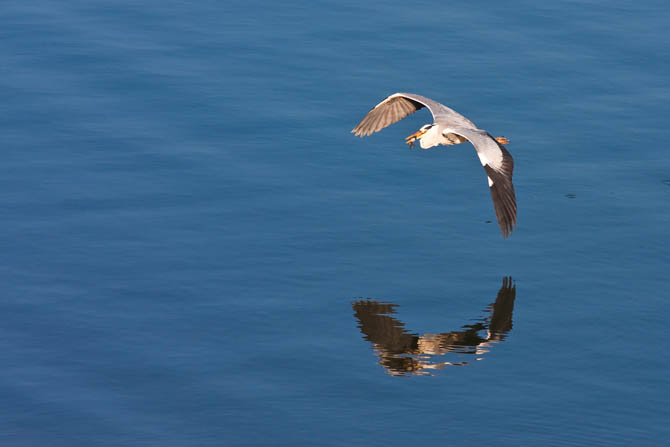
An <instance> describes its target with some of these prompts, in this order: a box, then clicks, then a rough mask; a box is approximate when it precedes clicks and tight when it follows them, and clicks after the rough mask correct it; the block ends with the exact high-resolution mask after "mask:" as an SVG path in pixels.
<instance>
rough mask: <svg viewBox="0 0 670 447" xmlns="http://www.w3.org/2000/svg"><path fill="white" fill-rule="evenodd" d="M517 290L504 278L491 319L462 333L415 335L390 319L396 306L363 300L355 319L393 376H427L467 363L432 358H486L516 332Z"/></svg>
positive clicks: (380, 361) (468, 327) (485, 319)
mask: <svg viewBox="0 0 670 447" xmlns="http://www.w3.org/2000/svg"><path fill="white" fill-rule="evenodd" d="M515 296H516V286H515V285H514V284H513V282H512V278H511V277H508V278H503V284H502V287H501V288H500V290H499V291H498V297H497V299H496V301H495V302H494V303H492V304H491V305H489V306H488V307H487V309H486V311H487V312H489V313H490V315H488V316H486V317H485V318H482V319H481V320H478V321H476V322H475V323H474V324H468V325H465V326H463V328H462V329H461V330H459V331H452V332H444V333H441V334H423V335H414V334H411V333H409V332H407V331H406V330H405V329H404V326H405V325H404V324H403V323H402V322H401V321H399V320H397V319H395V318H393V317H390V316H389V315H388V314H393V313H395V307H397V305H396V304H390V303H381V302H378V301H371V300H362V301H357V302H355V303H354V304H353V308H354V316H355V317H356V318H357V319H358V322H359V325H358V327H359V328H360V330H361V333H362V334H363V337H364V338H365V339H366V340H368V341H369V342H371V343H372V346H373V348H374V350H375V352H376V354H377V355H378V356H379V363H380V364H381V365H382V366H383V367H384V368H386V370H387V371H388V373H389V374H393V375H403V374H426V373H427V370H430V369H441V368H444V367H445V366H447V365H453V366H461V365H466V364H467V363H468V362H467V361H456V362H449V361H445V362H437V361H434V360H433V359H432V357H431V356H444V355H447V354H449V353H454V354H475V355H482V354H484V353H486V352H488V348H489V347H491V345H493V344H495V343H497V342H500V341H502V340H504V339H505V337H506V335H507V333H508V332H509V331H510V330H511V329H512V312H513V310H514V298H515Z"/></svg>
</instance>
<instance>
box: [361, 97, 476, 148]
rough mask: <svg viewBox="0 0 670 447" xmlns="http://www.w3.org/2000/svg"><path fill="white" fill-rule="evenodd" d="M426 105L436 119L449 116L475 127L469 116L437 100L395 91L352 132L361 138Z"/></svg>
mask: <svg viewBox="0 0 670 447" xmlns="http://www.w3.org/2000/svg"><path fill="white" fill-rule="evenodd" d="M424 107H427V108H428V110H430V113H432V115H433V120H435V121H437V120H438V119H439V118H442V117H445V116H448V117H449V118H451V119H452V121H453V120H457V121H456V122H458V123H459V124H461V125H463V126H465V127H468V125H471V126H473V127H474V125H473V124H472V123H471V122H470V121H469V120H468V119H467V118H465V117H464V116H462V115H461V114H459V113H457V112H455V111H453V110H451V109H450V108H448V107H446V106H444V105H442V104H440V103H439V102H437V101H433V100H432V99H429V98H426V97H425V96H421V95H415V94H413V93H394V94H393V95H391V96H389V97H388V98H386V99H385V100H383V101H382V102H380V103H379V104H377V105H376V106H375V107H374V108H373V109H372V110H370V111H369V112H368V114H367V115H365V117H364V118H363V119H362V120H361V122H360V123H358V125H357V126H356V127H354V129H353V130H352V131H351V133H353V134H355V135H356V136H359V137H361V138H362V137H365V136H368V135H372V134H373V133H375V132H379V131H380V130H382V129H383V128H385V127H388V126H390V125H391V124H393V123H397V122H398V121H400V120H401V119H403V118H405V117H406V116H407V115H410V114H412V113H414V112H416V111H417V110H419V109H422V108H424Z"/></svg>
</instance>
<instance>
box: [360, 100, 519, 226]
mask: <svg viewBox="0 0 670 447" xmlns="http://www.w3.org/2000/svg"><path fill="white" fill-rule="evenodd" d="M424 107H427V108H428V110H430V113H431V114H432V115H433V124H426V125H425V126H422V127H421V129H419V130H418V131H417V132H415V133H413V134H412V135H410V136H408V137H407V138H406V140H407V141H406V142H407V144H409V145H410V147H412V146H413V145H414V142H415V141H416V140H419V143H420V145H421V148H422V149H428V148H430V147H433V146H437V145H447V146H448V145H453V144H460V143H463V142H465V141H469V142H470V143H472V145H473V146H474V147H475V150H476V151H477V156H478V157H479V161H480V162H481V164H482V166H483V167H484V171H486V175H487V177H488V181H489V189H490V191H491V197H492V198H493V208H494V209H495V212H496V217H497V218H498V225H500V229H501V230H502V234H503V236H504V237H507V236H508V235H509V233H511V232H512V229H513V228H514V227H515V226H516V198H515V195H514V185H512V171H514V160H513V159H512V156H511V155H510V153H509V152H507V149H505V146H503V144H507V143H509V140H508V139H507V138H505V137H497V138H493V136H491V134H489V133H488V132H487V131H485V130H482V129H478V128H477V126H475V125H474V123H473V122H472V121H470V120H469V119H467V118H466V117H464V116H463V115H461V114H460V113H458V112H456V111H455V110H452V109H450V108H449V107H447V106H445V105H442V104H440V103H439V102H436V101H433V100H432V99H429V98H426V97H424V96H420V95H415V94H412V93H395V94H393V95H391V96H389V97H388V98H386V99H385V100H383V101H382V102H380V103H379V104H377V105H376V106H375V107H374V108H373V109H372V110H370V111H369V112H368V114H367V115H365V117H364V118H363V119H362V120H361V122H360V123H358V125H356V127H354V129H353V130H352V131H351V132H352V133H354V134H356V135H358V136H360V137H364V136H367V135H371V134H373V133H375V132H379V131H380V130H382V129H383V128H385V127H387V126H390V125H391V124H393V123H396V122H398V121H400V120H401V119H403V118H405V117H406V116H407V115H409V114H411V113H414V112H416V111H417V110H419V109H422V108H424Z"/></svg>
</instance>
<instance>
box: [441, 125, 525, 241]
mask: <svg viewBox="0 0 670 447" xmlns="http://www.w3.org/2000/svg"><path fill="white" fill-rule="evenodd" d="M442 132H443V133H444V134H447V133H455V134H457V135H460V136H462V137H464V138H467V139H468V140H469V141H470V143H472V145H473V146H474V147H475V150H476V151H477V156H478V157H479V161H480V162H481V164H482V166H483V167H484V170H485V171H486V175H487V176H488V180H489V189H490V190H491V198H492V199H493V208H494V209H495V212H496V218H497V219H498V225H499V226H500V230H501V231H502V234H503V236H504V237H507V236H508V235H509V234H510V233H511V232H512V230H513V229H514V227H515V226H516V195H515V194H514V185H513V184H512V173H513V171H514V159H513V158H512V155H510V153H509V152H508V151H507V149H505V146H503V145H502V144H500V143H498V142H497V141H496V140H495V138H493V137H492V136H491V135H490V134H489V133H488V132H486V131H483V130H480V129H467V128H464V127H448V128H446V129H444V130H443V131H442Z"/></svg>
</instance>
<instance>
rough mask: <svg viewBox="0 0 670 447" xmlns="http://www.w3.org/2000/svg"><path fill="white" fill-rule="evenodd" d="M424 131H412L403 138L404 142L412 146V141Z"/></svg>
mask: <svg viewBox="0 0 670 447" xmlns="http://www.w3.org/2000/svg"><path fill="white" fill-rule="evenodd" d="M425 133H426V131H425V130H419V131H417V132H414V133H413V134H412V135H410V136H408V137H407V138H405V143H406V144H409V147H412V146H414V142H415V141H416V140H418V139H419V138H421V135H423V134H425Z"/></svg>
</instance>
